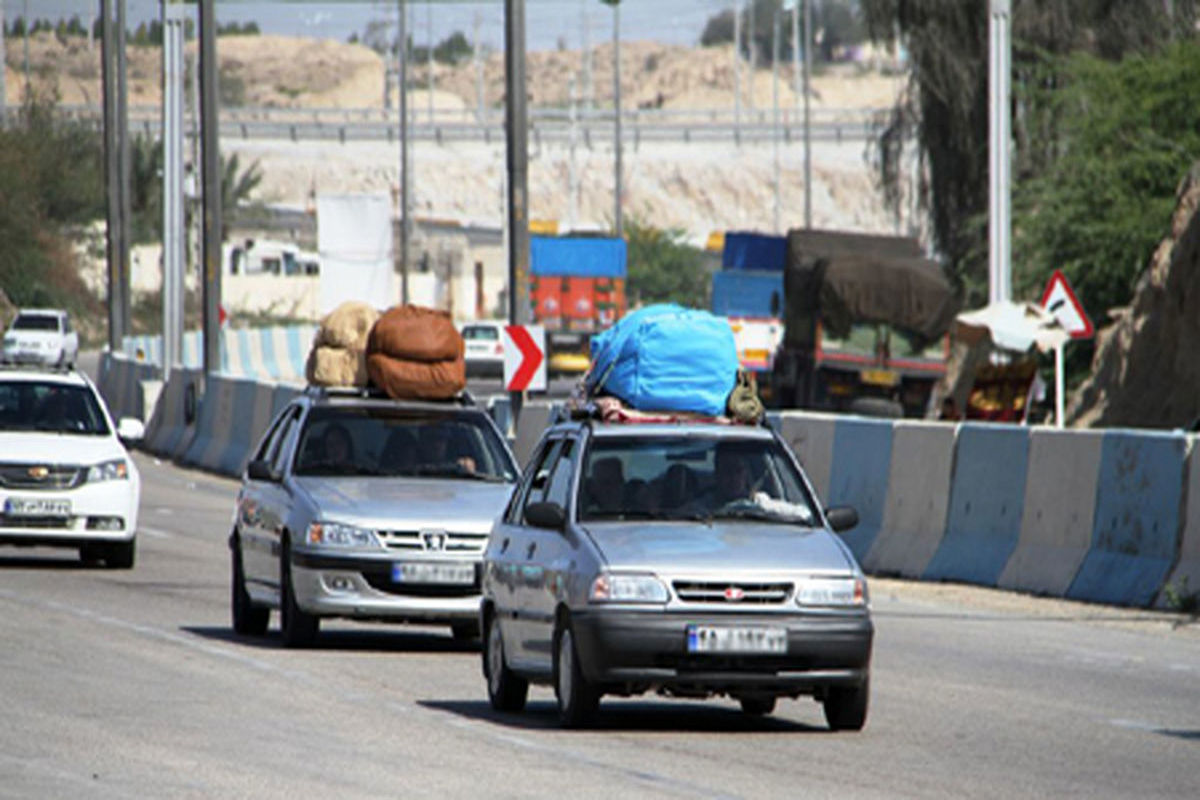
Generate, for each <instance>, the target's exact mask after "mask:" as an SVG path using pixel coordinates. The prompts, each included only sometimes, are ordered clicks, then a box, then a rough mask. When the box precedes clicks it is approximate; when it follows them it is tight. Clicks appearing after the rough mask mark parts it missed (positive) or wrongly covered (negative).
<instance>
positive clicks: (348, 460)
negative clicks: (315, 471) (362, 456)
mask: <svg viewBox="0 0 1200 800" xmlns="http://www.w3.org/2000/svg"><path fill="white" fill-rule="evenodd" d="M321 451H322V452H321V462H322V465H324V466H329V467H333V468H334V469H345V468H347V467H351V466H353V465H354V440H353V439H351V438H350V431H348V430H346V427H345V426H344V425H339V424H338V423H336V422H334V423H330V424H329V425H327V426H326V427H325V432H324V433H322V434H321Z"/></svg>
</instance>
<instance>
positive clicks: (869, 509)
mask: <svg viewBox="0 0 1200 800" xmlns="http://www.w3.org/2000/svg"><path fill="white" fill-rule="evenodd" d="M891 462H892V423H891V422H889V421H886V420H876V419H867V418H865V417H842V418H841V419H839V420H838V421H837V423H836V424H835V426H834V433H833V464H832V467H831V469H830V476H829V495H828V497H829V499H828V501H827V504H828V505H830V506H841V505H848V506H853V507H854V509H855V510H856V511H857V512H858V525H857V526H855V527H854V528H853V529H852V530H849V531H844V532H843V533H842V534H841V537H842V539H843V540H844V541H845V542H846V544H847V545H848V546H849V547H850V552H852V553H854V557H855V558H856V559H857V560H858V561H859V562H861V561H862V560H863V559H864V558H866V555H867V552H868V551H869V550H870V549H871V545H873V544H874V543H875V537H876V536H877V535H878V533H879V527H880V523H881V522H882V521H883V507H884V501H885V500H886V499H887V493H888V472H889V469H890V467H891Z"/></svg>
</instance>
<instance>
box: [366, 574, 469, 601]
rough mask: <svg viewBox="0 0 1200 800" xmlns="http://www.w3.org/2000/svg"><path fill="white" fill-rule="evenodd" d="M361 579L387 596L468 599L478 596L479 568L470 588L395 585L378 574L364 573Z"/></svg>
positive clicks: (410, 584) (414, 584)
mask: <svg viewBox="0 0 1200 800" xmlns="http://www.w3.org/2000/svg"><path fill="white" fill-rule="evenodd" d="M363 579H364V580H365V581H366V582H367V584H368V585H370V587H371V588H372V589H375V590H376V591H380V592H386V593H387V594H394V595H404V596H407V597H470V596H471V595H473V594H479V568H478V567H476V569H475V583H473V584H472V585H470V586H438V585H436V584H420V583H395V582H393V581H392V579H391V576H390V575H387V574H384V573H378V572H364V573H363Z"/></svg>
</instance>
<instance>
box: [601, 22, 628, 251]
mask: <svg viewBox="0 0 1200 800" xmlns="http://www.w3.org/2000/svg"><path fill="white" fill-rule="evenodd" d="M604 2H606V3H608V4H609V5H610V6H612V10H613V137H614V138H613V220H614V228H615V233H616V236H617V238H618V239H622V238H624V236H625V222H624V219H623V218H622V214H621V194H622V188H621V184H622V173H623V168H622V166H621V155H622V152H621V151H622V149H623V148H622V142H621V2H620V0H604Z"/></svg>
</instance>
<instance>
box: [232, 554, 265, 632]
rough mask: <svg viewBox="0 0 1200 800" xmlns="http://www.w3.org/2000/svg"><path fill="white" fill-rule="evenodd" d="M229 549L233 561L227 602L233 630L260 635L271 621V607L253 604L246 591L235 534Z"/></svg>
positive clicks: (240, 555)
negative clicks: (229, 595)
mask: <svg viewBox="0 0 1200 800" xmlns="http://www.w3.org/2000/svg"><path fill="white" fill-rule="evenodd" d="M229 550H230V555H231V559H232V562H233V563H232V579H231V580H230V584H231V591H230V594H231V597H230V603H229V606H230V612H231V615H232V617H233V631H234V633H239V634H241V635H243V636H262V635H263V634H265V633H266V632H267V626H268V625H269V624H270V622H271V609H269V608H264V607H262V606H256V605H254V602H253V601H252V600H251V599H250V593H249V592H247V591H246V576H245V573H244V572H243V571H242V548H241V544H240V540H239V539H238V537H237V536H234V538H233V542H232V543H231V544H230V548H229Z"/></svg>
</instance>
